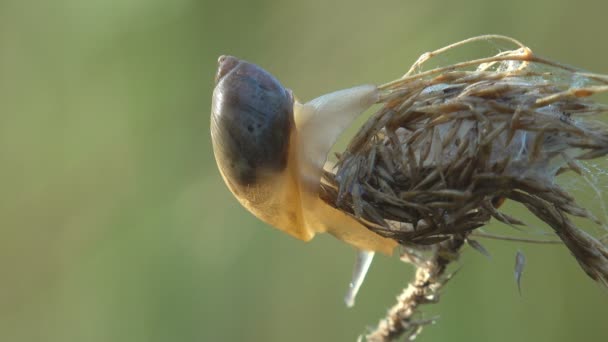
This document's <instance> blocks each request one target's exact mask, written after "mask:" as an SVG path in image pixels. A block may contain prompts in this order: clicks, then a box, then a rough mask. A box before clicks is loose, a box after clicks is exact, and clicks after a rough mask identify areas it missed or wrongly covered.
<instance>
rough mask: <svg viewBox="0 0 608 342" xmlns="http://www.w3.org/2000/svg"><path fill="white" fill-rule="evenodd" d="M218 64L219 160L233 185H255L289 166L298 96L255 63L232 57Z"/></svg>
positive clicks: (215, 125)
mask: <svg viewBox="0 0 608 342" xmlns="http://www.w3.org/2000/svg"><path fill="white" fill-rule="evenodd" d="M218 63H219V68H218V72H217V76H216V87H215V90H214V91H213V100H212V110H211V136H212V142H213V149H214V151H215V156H216V159H217V162H218V165H219V167H220V170H221V172H222V174H223V175H224V177H225V178H226V179H227V180H228V181H229V182H230V183H232V187H234V188H242V187H251V186H255V185H256V182H258V181H260V177H263V175H264V174H271V173H279V172H281V171H282V170H284V169H285V168H286V167H287V157H288V150H289V139H290V131H291V130H292V127H293V97H292V95H291V92H290V91H288V90H287V89H285V88H284V87H283V86H282V85H281V83H279V81H277V80H276V79H275V78H274V77H273V76H272V75H271V74H269V73H268V72H266V71H265V70H264V69H262V68H260V67H258V66H257V65H255V64H251V63H248V62H245V61H241V60H238V59H237V58H235V57H232V56H222V57H220V58H219V61H218ZM220 142H221V143H220Z"/></svg>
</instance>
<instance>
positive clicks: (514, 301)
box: [0, 0, 608, 342]
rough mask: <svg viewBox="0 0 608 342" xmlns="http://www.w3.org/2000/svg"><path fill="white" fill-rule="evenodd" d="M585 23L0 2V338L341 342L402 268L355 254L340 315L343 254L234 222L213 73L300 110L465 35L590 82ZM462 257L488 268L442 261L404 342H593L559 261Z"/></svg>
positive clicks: (582, 283)
mask: <svg viewBox="0 0 608 342" xmlns="http://www.w3.org/2000/svg"><path fill="white" fill-rule="evenodd" d="M607 10H608V3H607V2H601V1H596V0H579V1H576V2H572V1H565V0H562V1H555V0H550V1H536V2H531V1H527V0H511V1H508V2H484V1H479V2H476V1H405V0H390V1H352V0H348V1H347V0H342V1H333V2H330V1H214V2H210V1H194V0H174V1H160V0H147V1H143V0H89V1H81V0H54V1H50V0H49V1H27V0H25V1H24V0H19V1H18V0H14V1H11V0H1V1H0V108H1V114H0V120H1V121H0V163H1V165H2V168H1V171H0V175H1V178H0V179H1V180H0V182H1V183H0V189H1V191H2V192H1V193H2V196H0V220H1V221H0V223H1V229H2V230H1V232H2V234H1V237H0V274H1V279H0V341H19V342H20V341H117V342H118V341H129V342H134V341H354V340H355V339H356V338H357V336H358V335H359V334H362V333H364V332H365V331H366V327H370V326H373V325H375V324H376V323H377V320H378V318H380V317H381V316H382V315H383V314H384V312H385V310H386V308H388V306H389V305H391V304H392V303H393V300H394V296H395V295H396V294H397V293H398V292H399V291H400V289H401V288H402V287H403V285H404V284H405V283H406V281H407V280H408V279H409V277H410V275H411V267H409V266H406V265H404V264H402V263H400V262H399V261H398V259H397V258H387V257H379V258H377V260H376V263H375V264H374V265H373V267H372V270H371V273H370V275H369V277H368V280H367V282H366V283H365V284H364V287H363V289H362V292H361V293H360V297H359V298H358V303H357V305H356V306H355V308H354V309H347V308H345V306H344V304H343V302H342V297H343V294H344V293H345V290H346V286H347V282H348V280H349V278H350V273H351V268H352V263H353V256H354V252H353V250H352V249H351V248H350V247H348V246H345V245H344V244H342V243H340V242H338V241H336V240H335V239H333V238H331V237H329V236H320V237H318V238H316V239H315V240H314V241H313V242H311V243H308V244H306V243H302V242H300V241H296V240H294V239H292V238H290V237H288V236H287V235H285V234H281V233H279V232H278V231H275V230H272V229H270V228H269V227H267V226H266V225H264V224H262V223H261V222H259V221H258V220H257V219H255V218H254V217H252V216H251V215H250V214H248V213H247V212H246V211H245V210H244V209H242V208H241V207H240V206H239V205H238V203H237V202H236V200H235V199H234V198H233V197H232V196H231V195H230V193H229V192H228V190H227V189H226V187H225V186H224V184H223V182H222V180H221V178H220V176H219V174H218V171H217V169H216V166H215V162H214V158H213V154H212V150H211V147H210V137H209V114H210V113H209V112H210V100H211V92H212V88H213V77H214V73H215V68H216V60H217V57H218V56H219V55H220V54H233V55H236V56H239V57H242V58H246V59H248V60H250V61H255V62H256V63H258V64H259V65H261V66H263V67H265V68H267V69H268V70H270V71H271V72H272V73H273V74H275V75H276V76H277V77H278V78H279V79H280V80H281V81H282V82H283V84H285V85H286V86H288V87H290V88H292V89H294V90H295V92H296V93H297V94H298V96H299V97H300V98H302V99H311V98H313V97H316V96H318V95H320V94H323V93H325V92H328V91H332V90H337V89H341V88H345V87H349V86H353V85H357V84H361V83H370V82H371V83H381V82H384V81H388V80H391V79H394V78H396V77H398V76H400V75H401V74H403V72H404V71H405V70H407V68H408V67H409V65H410V64H411V63H412V62H413V61H414V60H415V59H416V58H417V57H418V55H420V54H421V53H422V52H425V51H428V50H430V49H434V48H438V47H441V46H443V45H445V44H448V43H451V42H454V41H456V40H460V39H463V38H467V37H470V36H474V35H478V34H484V33H502V34H508V35H512V36H514V37H516V38H518V39H520V40H522V41H523V42H525V43H526V44H528V45H529V46H531V47H532V48H533V49H534V50H535V51H536V52H537V53H539V54H541V55H544V56H549V57H551V58H553V59H557V60H560V61H562V62H565V63H569V64H573V65H577V66H580V67H583V68H586V69H589V70H593V71H596V72H603V73H608V65H607V64H606V57H608V45H606V44H605V43H604V42H605V35H604V33H605V32H606V26H605V15H606V13H607ZM508 209H509V208H508ZM512 209H513V210H511V213H513V214H514V215H517V216H520V217H522V218H523V219H524V220H525V219H526V218H528V217H529V215H527V214H525V213H524V212H523V211H521V210H520V209H518V208H512ZM518 210H519V211H518ZM484 244H485V246H486V247H487V248H488V249H489V250H490V251H491V253H492V255H493V258H492V259H491V260H488V259H486V258H484V257H483V256H481V255H479V254H478V253H476V252H474V251H472V250H471V249H467V250H466V251H465V252H464V255H463V257H462V262H461V264H460V266H461V270H460V272H459V274H458V276H457V277H456V278H455V279H454V280H453V281H452V282H451V283H450V284H449V286H447V288H446V290H445V292H444V294H443V297H442V300H441V303H440V304H439V305H437V306H435V307H433V308H430V310H428V309H427V310H426V312H427V315H428V316H431V315H435V314H437V313H439V314H440V315H441V319H440V321H439V323H438V324H437V325H436V326H432V327H429V328H427V329H426V330H425V332H424V333H423V334H422V336H421V337H420V340H421V341H509V342H512V341H572V340H581V341H606V340H608V325H607V321H606V317H608V293H607V291H605V290H604V289H602V288H600V287H599V286H598V285H596V284H594V283H593V282H592V281H590V280H589V279H587V277H586V276H585V275H584V274H583V273H582V271H580V270H579V268H578V266H577V265H576V263H575V261H574V260H573V258H571V257H570V255H569V254H568V253H567V251H566V250H565V248H563V247H558V246H538V245H532V246H530V245H522V244H518V243H509V242H503V241H497V242H495V241H490V242H484ZM518 249H521V250H522V251H524V252H525V254H526V256H527V258H528V265H527V268H526V273H525V276H524V280H523V295H522V296H519V295H518V293H517V288H516V286H515V282H514V280H513V264H514V255H515V251H516V250H518Z"/></svg>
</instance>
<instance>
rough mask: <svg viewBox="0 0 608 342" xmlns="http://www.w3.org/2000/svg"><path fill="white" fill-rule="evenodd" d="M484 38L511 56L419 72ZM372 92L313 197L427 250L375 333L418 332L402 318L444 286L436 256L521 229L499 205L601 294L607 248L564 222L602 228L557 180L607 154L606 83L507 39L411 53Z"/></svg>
mask: <svg viewBox="0 0 608 342" xmlns="http://www.w3.org/2000/svg"><path fill="white" fill-rule="evenodd" d="M489 40H492V41H503V42H505V41H506V42H508V43H512V44H514V45H515V46H516V48H515V49H514V50H507V51H503V52H500V53H499V54H497V55H495V56H488V57H482V58H478V59H472V60H468V61H464V62H460V63H456V64H452V65H448V66H443V67H439V68H435V69H431V70H427V71H422V66H423V65H424V63H426V62H427V61H428V60H429V59H431V58H433V57H434V56H437V55H439V54H443V53H445V52H448V51H450V50H452V49H456V48H459V47H462V46H464V45H467V44H469V43H473V42H479V41H489ZM380 89H381V90H382V96H381V98H380V100H379V104H380V105H381V108H380V109H379V110H378V111H377V112H376V113H374V114H373V115H372V116H371V117H370V119H369V120H368V121H367V122H366V123H365V124H364V125H363V127H362V128H361V129H360V130H359V132H358V133H357V134H356V135H355V136H354V137H353V138H352V140H351V141H350V143H349V145H348V147H347V148H346V150H345V151H343V152H342V153H340V155H339V159H338V162H337V164H336V167H335V168H334V169H333V170H332V171H327V172H325V174H324V179H323V186H322V194H321V196H322V198H323V199H324V200H325V201H326V202H327V203H329V204H331V205H333V206H335V207H336V208H338V209H340V210H341V211H343V212H345V213H348V214H349V215H351V216H352V217H354V218H356V219H357V220H358V221H359V222H361V223H362V224H364V225H365V226H366V227H367V228H368V229H370V230H372V231H373V232H375V233H377V234H379V235H381V236H384V237H388V238H391V239H394V240H396V241H398V242H399V243H400V244H401V245H402V246H407V247H410V248H414V249H416V248H418V249H420V248H422V246H426V248H429V246H430V248H431V249H432V250H433V251H434V252H433V253H432V255H431V256H430V257H427V258H426V259H425V260H424V261H422V262H419V263H418V271H417V274H416V279H415V280H414V282H413V283H412V284H410V286H409V287H408V288H407V289H406V292H405V293H404V294H403V295H402V296H401V297H400V298H399V301H398V304H397V306H396V307H395V308H394V310H392V311H391V312H389V315H388V317H387V320H386V321H385V322H384V323H382V324H381V327H379V328H378V329H379V330H378V331H389V332H390V331H393V330H394V329H393V328H391V327H394V326H399V325H404V326H409V328H408V327H406V328H403V327H402V329H401V330H400V332H399V334H397V335H400V334H402V333H406V332H409V333H411V332H417V331H418V329H419V326H420V325H417V324H414V323H411V322H413V321H412V319H413V318H412V315H413V313H414V312H415V311H416V308H417V306H418V304H421V303H422V302H425V301H428V300H426V299H425V298H427V297H428V296H427V295H428V293H432V294H433V295H435V292H436V291H437V290H438V289H439V288H441V286H442V284H443V280H442V277H443V275H444V271H445V265H447V263H449V260H444V259H443V257H442V256H441V255H440V254H441V253H443V254H445V253H446V251H447V252H449V254H452V255H456V256H457V255H458V252H459V250H460V247H461V246H462V242H463V241H466V239H467V237H468V235H469V234H471V232H473V231H474V230H475V229H477V228H479V227H482V226H484V225H485V224H487V223H488V222H489V221H490V219H491V218H495V219H496V220H498V221H501V222H504V223H507V224H509V225H517V226H520V225H523V222H521V221H520V220H518V219H517V218H512V217H509V216H508V215H507V214H505V213H503V212H501V211H500V210H499V207H500V204H501V203H502V202H503V201H504V200H505V199H510V200H513V201H516V202H519V203H522V204H523V205H524V206H525V207H526V208H527V209H528V210H529V211H530V212H531V213H532V214H534V215H535V216H536V217H538V218H539V219H541V220H542V221H544V222H545V223H547V224H548V226H549V227H551V228H552V230H553V231H554V232H555V233H556V234H557V236H558V237H559V238H560V239H561V240H562V241H563V243H564V244H565V246H566V247H567V248H568V249H569V250H570V252H571V253H572V255H573V256H574V257H575V258H576V260H577V261H578V263H579V264H580V266H581V268H582V269H583V270H584V271H585V272H586V273H587V274H588V275H589V276H590V277H591V278H592V279H594V280H596V281H598V282H600V283H603V284H604V285H607V286H608V248H607V247H606V245H605V244H604V243H602V242H601V241H600V240H598V239H596V238H594V237H593V236H592V235H590V234H588V233H586V232H585V231H583V230H581V229H580V228H578V227H577V226H576V225H574V223H573V222H572V221H571V220H570V218H569V217H571V216H575V217H582V218H585V219H587V220H588V221H589V222H591V223H592V224H597V225H601V224H602V222H600V220H599V219H598V218H596V217H595V216H594V215H592V214H591V212H590V211H589V210H587V209H585V208H584V207H582V206H581V205H579V204H578V203H577V201H576V199H575V198H574V197H573V196H572V195H571V194H570V193H568V191H566V189H564V188H563V187H561V186H560V185H559V184H558V183H557V182H556V177H557V175H559V174H562V173H564V172H570V173H572V174H575V175H576V174H578V175H580V177H585V176H588V175H586V174H585V173H586V172H588V171H587V170H585V169H584V168H582V167H581V165H580V161H581V160H590V159H597V158H605V156H606V154H607V153H608V127H607V126H606V125H605V124H603V123H601V122H599V121H597V120H594V117H595V116H598V115H600V114H602V113H605V112H606V111H608V106H607V105H605V104H602V103H598V102H596V101H594V100H593V99H592V98H590V97H589V96H591V95H594V94H597V93H603V92H608V76H604V75H597V74H592V73H586V72H581V71H578V70H576V69H574V68H571V67H567V66H563V65H561V64H559V63H555V62H552V61H549V60H547V59H544V58H541V57H538V56H536V55H534V54H533V53H532V51H531V50H530V49H529V48H527V47H525V46H524V45H523V44H521V43H519V42H517V41H516V40H514V39H511V38H507V37H503V36H482V37H476V38H472V39H468V40H465V41H462V42H459V43H456V44H453V45H450V46H448V47H445V48H442V49H439V50H436V51H433V52H430V53H426V54H424V55H422V56H421V57H420V58H419V60H418V61H417V62H416V63H414V65H413V66H412V67H411V68H410V70H409V71H408V72H407V73H406V74H405V75H404V76H403V77H402V78H401V79H399V80H396V81H393V82H390V83H387V84H385V85H383V86H381V87H380ZM474 247H475V246H474ZM476 249H478V250H479V248H476ZM440 252H441V253H440ZM441 260H444V261H441ZM421 265H424V266H421ZM421 301H422V302H421ZM386 327H388V328H386ZM387 329H388V330H387ZM392 329H393V330H392ZM398 330H399V329H398ZM397 335H396V334H395V333H393V332H391V333H388V335H387V334H385V333H380V332H377V333H373V334H371V335H369V336H368V337H369V339H370V340H372V341H388V340H391V338H392V337H391V336H397ZM414 335H415V334H414ZM378 336H385V337H383V338H380V337H378Z"/></svg>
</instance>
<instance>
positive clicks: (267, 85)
mask: <svg viewBox="0 0 608 342" xmlns="http://www.w3.org/2000/svg"><path fill="white" fill-rule="evenodd" d="M218 64H219V66H218V72H217V75H216V87H215V89H214V92H213V100H212V111H211V137H212V143H213V150H214V155H215V158H216V162H217V164H218V168H219V170H220V173H221V175H222V177H223V179H224V181H225V183H226V185H227V186H228V188H229V189H230V191H231V192H232V193H233V194H234V196H235V197H236V198H237V199H238V200H239V202H240V203H241V204H242V205H243V206H244V207H245V208H246V209H247V210H249V211H250V212H251V213H253V214H254V215H255V216H257V217H258V218H259V219H261V220H262V221H264V222H266V223H268V224H270V225H272V226H274V227H276V228H278V229H280V230H282V231H284V232H286V233H288V234H290V235H292V236H294V237H296V238H298V239H301V240H304V241H309V240H310V239H312V238H313V237H314V236H315V234H317V233H321V232H328V233H330V234H332V235H334V236H336V237H337V238H339V239H341V240H343V241H345V242H347V243H349V244H351V245H353V246H355V247H357V248H358V249H360V250H364V251H380V252H383V253H386V254H390V253H391V252H392V250H393V248H394V247H395V246H396V243H395V242H394V241H392V240H390V239H387V238H384V237H381V236H379V235H377V234H375V233H373V232H371V231H370V230H368V229H367V228H365V227H364V226H362V225H361V224H360V223H358V222H357V221H355V220H354V219H352V218H351V217H349V216H347V215H346V214H344V213H342V212H341V211H338V210H336V209H335V208H333V207H331V206H329V205H327V204H326V203H324V202H323V201H322V200H321V199H320V198H319V196H318V191H319V186H320V182H321V176H322V172H323V167H324V164H325V162H326V159H327V154H328V153H329V150H330V149H331V147H332V145H333V144H334V143H335V141H336V139H337V138H338V136H339V135H340V134H341V133H342V132H343V130H344V129H345V128H347V127H348V126H349V125H350V123H351V122H352V120H353V119H355V118H356V117H357V116H358V115H360V114H361V113H363V112H364V111H365V110H366V109H368V108H369V107H370V106H371V105H373V104H374V103H375V102H376V101H377V98H378V90H377V88H376V87H375V86H373V85H363V86H359V87H355V88H351V89H345V90H341V91H338V92H335V93H330V94H326V95H323V96H321V97H319V98H317V99H315V100H312V101H310V102H308V103H305V104H302V103H299V102H298V101H297V100H296V99H295V96H294V95H293V93H292V92H291V91H290V90H288V89H286V88H284V87H283V86H282V85H281V83H280V82H279V81H278V80H276V79H275V78H274V77H273V76H272V75H271V74H270V73H268V72H267V71H265V70H264V69H262V68H260V67H258V66H256V65H255V64H252V63H248V62H246V61H242V60H239V59H237V58H235V57H231V56H222V57H220V59H219V60H218Z"/></svg>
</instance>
